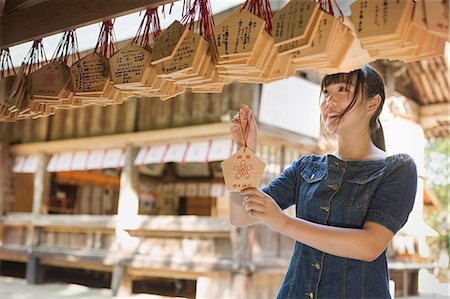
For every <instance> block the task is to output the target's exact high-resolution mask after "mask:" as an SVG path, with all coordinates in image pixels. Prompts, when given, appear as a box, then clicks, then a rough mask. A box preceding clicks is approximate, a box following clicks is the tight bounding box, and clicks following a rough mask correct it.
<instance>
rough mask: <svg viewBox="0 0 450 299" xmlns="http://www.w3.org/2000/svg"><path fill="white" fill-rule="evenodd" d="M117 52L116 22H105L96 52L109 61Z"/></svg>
mask: <svg viewBox="0 0 450 299" xmlns="http://www.w3.org/2000/svg"><path fill="white" fill-rule="evenodd" d="M116 51H117V48H116V39H115V37H114V22H113V21H112V20H108V21H103V23H102V27H101V29H100V34H99V36H98V40H97V44H96V45H95V49H94V52H97V53H99V54H100V55H102V56H104V57H106V58H108V59H109V58H110V57H111V56H112V55H113V54H114V53H116Z"/></svg>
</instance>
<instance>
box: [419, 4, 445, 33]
mask: <svg viewBox="0 0 450 299" xmlns="http://www.w3.org/2000/svg"><path fill="white" fill-rule="evenodd" d="M423 5H425V14H426V19H427V27H428V31H429V32H430V33H433V34H436V35H438V36H439V37H441V38H443V39H445V40H447V41H450V34H449V27H448V25H449V13H448V11H449V7H448V1H445V0H432V1H429V0H428V1H423Z"/></svg>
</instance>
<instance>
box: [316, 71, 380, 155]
mask: <svg viewBox="0 0 450 299" xmlns="http://www.w3.org/2000/svg"><path fill="white" fill-rule="evenodd" d="M321 91H322V92H321V104H320V109H321V114H322V117H321V125H322V129H323V133H324V135H325V136H328V137H333V136H334V135H335V134H336V133H337V130H338V128H339V127H341V129H342V130H345V127H346V126H347V127H348V126H352V125H355V124H356V125H358V127H360V128H361V129H365V124H364V120H365V115H364V114H361V112H363V111H364V109H367V108H370V107H372V108H374V107H376V110H375V112H374V113H373V114H372V116H371V118H370V119H369V123H368V128H369V131H370V137H371V140H372V142H373V143H374V144H375V146H376V147H378V148H379V149H382V150H383V151H385V150H386V148H385V142H384V134H383V128H382V127H381V123H380V120H379V116H380V114H381V110H382V109H383V104H384V101H385V93H384V84H383V79H382V78H381V76H380V75H379V74H378V73H377V72H376V71H375V70H374V69H372V68H371V67H369V66H365V67H363V68H361V69H359V70H355V71H353V72H350V73H339V74H334V75H327V76H325V77H324V78H323V80H322V83H321ZM344 120H345V122H344V123H345V124H344V123H342V122H343V121H344ZM352 120H353V121H352ZM355 122H357V123H355ZM362 124H364V125H362Z"/></svg>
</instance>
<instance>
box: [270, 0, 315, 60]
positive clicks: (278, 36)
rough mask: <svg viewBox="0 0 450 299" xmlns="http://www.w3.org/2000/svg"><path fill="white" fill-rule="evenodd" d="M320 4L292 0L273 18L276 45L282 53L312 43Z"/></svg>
mask: <svg viewBox="0 0 450 299" xmlns="http://www.w3.org/2000/svg"><path fill="white" fill-rule="evenodd" d="M319 7H320V5H319V4H318V3H316V2H313V1H312V0H291V1H289V2H288V3H287V4H286V5H285V6H284V7H283V8H282V9H280V10H279V11H277V12H276V13H275V14H274V16H273V19H272V23H273V27H272V36H273V38H274V40H275V46H277V47H279V46H282V45H284V46H283V47H282V48H279V49H278V50H279V51H280V53H285V52H291V51H292V50H295V49H300V48H301V47H302V46H304V45H307V44H309V43H310V41H311V38H312V32H313V31H314V29H315V27H316V26H315V24H316V23H317V22H316V21H317V14H318V12H319Z"/></svg>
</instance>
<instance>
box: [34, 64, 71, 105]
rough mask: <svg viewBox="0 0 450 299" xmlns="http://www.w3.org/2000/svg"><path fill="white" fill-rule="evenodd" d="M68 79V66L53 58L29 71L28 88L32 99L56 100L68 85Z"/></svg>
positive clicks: (69, 78)
mask: <svg viewBox="0 0 450 299" xmlns="http://www.w3.org/2000/svg"><path fill="white" fill-rule="evenodd" d="M70 81H71V75H70V69H69V67H68V66H67V65H65V64H63V63H61V62H58V61H56V60H53V61H51V62H50V63H48V64H46V65H44V66H43V67H42V68H40V69H38V70H36V71H34V72H33V73H31V75H30V80H29V83H28V84H29V85H28V88H29V91H30V94H31V97H32V99H37V98H41V97H42V98H46V99H48V100H53V101H58V98H59V97H60V95H61V93H62V91H63V90H64V88H67V87H68V84H69V82H70Z"/></svg>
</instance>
